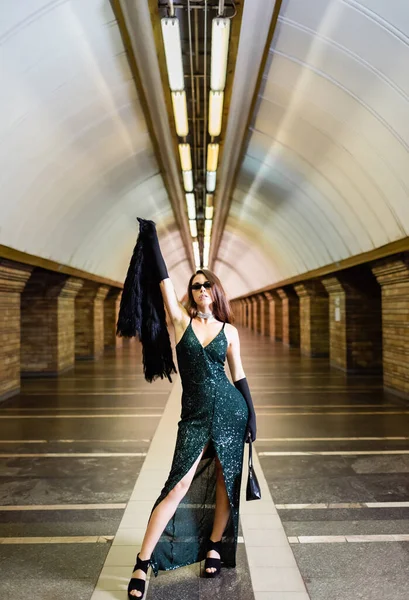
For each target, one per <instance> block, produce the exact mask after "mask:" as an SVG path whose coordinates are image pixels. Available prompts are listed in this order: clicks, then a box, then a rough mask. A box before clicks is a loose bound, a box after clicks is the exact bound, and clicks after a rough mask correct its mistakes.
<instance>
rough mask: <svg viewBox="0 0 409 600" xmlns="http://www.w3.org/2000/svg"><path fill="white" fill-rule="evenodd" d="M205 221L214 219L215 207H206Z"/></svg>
mask: <svg viewBox="0 0 409 600" xmlns="http://www.w3.org/2000/svg"><path fill="white" fill-rule="evenodd" d="M205 219H213V206H206V208H205Z"/></svg>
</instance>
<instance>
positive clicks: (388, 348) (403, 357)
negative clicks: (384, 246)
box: [372, 255, 409, 398]
mask: <svg viewBox="0 0 409 600" xmlns="http://www.w3.org/2000/svg"><path fill="white" fill-rule="evenodd" d="M372 271H373V273H374V274H375V276H376V278H377V280H378V282H379V283H380V285H381V288H382V329H383V379H384V385H385V387H386V388H387V389H389V390H391V391H393V392H395V393H397V394H399V395H401V396H403V397H406V398H409V256H408V255H402V257H400V258H399V259H389V260H385V261H382V262H380V263H378V264H377V265H375V266H374V267H373V269H372Z"/></svg>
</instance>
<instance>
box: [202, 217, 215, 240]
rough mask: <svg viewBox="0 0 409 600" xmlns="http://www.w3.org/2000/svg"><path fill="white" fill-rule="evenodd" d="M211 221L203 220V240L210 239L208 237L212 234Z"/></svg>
mask: <svg viewBox="0 0 409 600" xmlns="http://www.w3.org/2000/svg"><path fill="white" fill-rule="evenodd" d="M212 223H213V221H212V219H205V226H204V236H205V238H206V237H207V238H210V235H211V233H212Z"/></svg>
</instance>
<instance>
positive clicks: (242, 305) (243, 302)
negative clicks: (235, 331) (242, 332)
mask: <svg viewBox="0 0 409 600" xmlns="http://www.w3.org/2000/svg"><path fill="white" fill-rule="evenodd" d="M246 306H247V303H246V300H245V298H241V299H240V325H241V326H242V327H245V326H246Z"/></svg>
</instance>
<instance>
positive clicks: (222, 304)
mask: <svg viewBox="0 0 409 600" xmlns="http://www.w3.org/2000/svg"><path fill="white" fill-rule="evenodd" d="M200 273H201V274H202V275H204V276H205V277H206V279H207V281H210V283H211V284H212V296H213V309H212V310H213V315H214V316H215V318H216V319H217V320H218V321H222V322H223V323H231V324H233V323H234V315H233V312H232V310H231V307H230V302H229V301H228V300H227V298H226V293H225V291H224V289H223V286H222V284H221V281H220V279H219V278H218V277H217V275H215V274H214V273H213V272H212V271H209V270H208V269H198V270H197V271H196V273H193V275H192V277H191V278H190V279H189V284H188V286H187V298H188V300H187V303H186V310H187V312H188V313H189V314H190V316H191V317H193V318H194V317H196V315H197V305H196V302H195V301H194V300H193V294H192V290H191V289H190V286H191V285H192V281H193V279H194V278H195V277H196V275H199V274H200Z"/></svg>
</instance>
